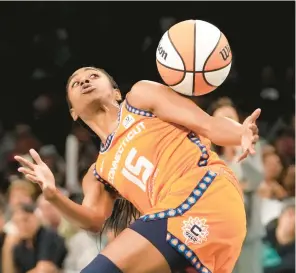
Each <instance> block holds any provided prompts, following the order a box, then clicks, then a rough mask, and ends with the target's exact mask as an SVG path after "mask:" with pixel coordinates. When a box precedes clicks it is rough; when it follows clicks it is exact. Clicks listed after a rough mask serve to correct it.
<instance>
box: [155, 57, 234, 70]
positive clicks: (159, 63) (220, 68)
mask: <svg viewBox="0 0 296 273" xmlns="http://www.w3.org/2000/svg"><path fill="white" fill-rule="evenodd" d="M156 61H157V62H158V63H159V64H161V65H162V66H164V67H166V68H168V69H171V70H174V71H178V72H189V73H208V72H215V71H218V70H220V69H223V68H225V67H226V66H228V65H229V64H230V63H231V62H229V63H228V64H226V65H224V66H221V67H219V68H215V69H212V70H202V71H191V70H182V69H178V68H173V67H170V66H167V65H165V64H163V63H162V62H160V61H159V60H156Z"/></svg>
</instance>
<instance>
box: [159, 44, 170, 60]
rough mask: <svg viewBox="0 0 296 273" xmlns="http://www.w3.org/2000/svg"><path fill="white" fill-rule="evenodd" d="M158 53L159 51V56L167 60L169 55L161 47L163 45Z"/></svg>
mask: <svg viewBox="0 0 296 273" xmlns="http://www.w3.org/2000/svg"><path fill="white" fill-rule="evenodd" d="M157 51H158V53H159V55H160V56H161V57H162V58H163V59H164V60H166V58H167V56H168V54H167V52H165V50H164V49H163V48H162V47H161V45H159V46H158V48H157Z"/></svg>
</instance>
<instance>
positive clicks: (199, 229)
mask: <svg viewBox="0 0 296 273" xmlns="http://www.w3.org/2000/svg"><path fill="white" fill-rule="evenodd" d="M208 227H209V226H208V225H206V219H199V218H198V217H195V218H193V217H189V219H188V220H187V221H186V220H185V221H183V227H182V230H183V235H184V237H185V239H186V241H185V244H188V243H192V244H201V243H202V242H204V241H206V240H207V237H208V235H209V231H208Z"/></svg>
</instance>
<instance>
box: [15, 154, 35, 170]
mask: <svg viewBox="0 0 296 273" xmlns="http://www.w3.org/2000/svg"><path fill="white" fill-rule="evenodd" d="M14 159H15V160H16V161H18V162H19V163H20V164H21V165H23V166H25V167H28V168H30V169H31V170H33V169H34V164H33V163H32V162H30V161H29V160H27V159H25V158H23V157H21V156H18V155H16V156H15V157H14Z"/></svg>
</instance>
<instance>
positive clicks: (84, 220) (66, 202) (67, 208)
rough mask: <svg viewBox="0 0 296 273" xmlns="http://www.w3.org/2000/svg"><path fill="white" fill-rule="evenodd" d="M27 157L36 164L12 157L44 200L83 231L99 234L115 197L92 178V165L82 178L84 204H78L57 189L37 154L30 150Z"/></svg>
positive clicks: (51, 175)
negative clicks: (38, 189) (38, 187)
mask: <svg viewBox="0 0 296 273" xmlns="http://www.w3.org/2000/svg"><path fill="white" fill-rule="evenodd" d="M30 154H31V156H32V157H33V159H34V161H35V162H36V164H34V163H31V162H29V161H28V160H26V159H24V158H22V157H19V156H16V157H15V159H16V160H18V161H19V162H20V163H21V164H22V165H23V166H24V167H21V168H19V171H20V172H22V173H24V174H25V175H26V178H27V179H29V180H31V181H32V182H35V183H38V184H39V185H40V187H41V189H42V190H43V194H44V197H45V198H46V199H47V200H48V201H49V202H51V203H52V204H53V205H54V206H55V207H56V208H57V209H58V210H59V211H60V212H61V213H62V214H63V216H64V217H65V218H67V219H68V220H69V221H70V222H72V223H74V224H76V225H78V226H79V227H80V228H82V229H85V230H89V231H93V232H97V231H99V230H100V229H101V227H102V226H103V224H104V222H105V219H106V218H108V217H109V216H110V215H111V213H112V209H113V205H114V201H115V197H114V196H112V195H111V194H110V193H109V192H107V191H106V190H105V188H104V186H103V184H102V183H100V182H98V181H97V180H96V178H95V177H94V175H93V168H94V164H93V165H92V166H91V167H90V168H89V170H88V172H87V174H86V175H85V177H84V179H83V183H82V184H83V192H84V196H85V197H84V200H83V204H82V205H79V204H77V203H75V202H73V201H72V200H70V199H69V198H68V197H66V196H64V195H63V194H61V193H60V192H59V191H58V190H57V189H56V187H55V180H54V176H53V174H52V172H51V171H50V169H49V168H48V167H47V165H46V164H45V163H44V162H43V161H42V160H41V158H40V156H39V155H38V153H37V152H36V151H35V150H30Z"/></svg>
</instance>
